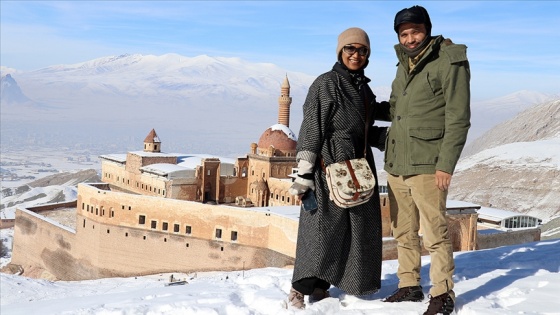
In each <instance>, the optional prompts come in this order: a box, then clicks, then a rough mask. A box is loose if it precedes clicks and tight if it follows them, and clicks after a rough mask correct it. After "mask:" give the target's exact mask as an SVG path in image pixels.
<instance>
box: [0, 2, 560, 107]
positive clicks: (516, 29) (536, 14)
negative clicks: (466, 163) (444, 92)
mask: <svg viewBox="0 0 560 315" xmlns="http://www.w3.org/2000/svg"><path fill="white" fill-rule="evenodd" d="M415 4H420V5H423V6H424V7H426V8H427V9H428V11H429V13H430V17H431V19H432V24H433V30H432V34H434V35H438V34H442V35H444V36H445V37H448V38H451V39H452V40H453V41H454V42H456V43H462V44H466V45H467V46H468V51H467V54H468V57H469V61H470V63H471V71H472V81H471V86H472V92H473V99H486V98H492V97H498V96H503V95H506V94H509V93H512V92H516V91H519V90H534V91H539V92H542V93H548V94H560V58H559V57H558V56H559V48H560V31H559V30H560V22H558V21H559V18H558V16H557V14H558V12H560V2H558V1H419V2H410V1H5V0H1V1H0V6H1V7H0V11H1V19H0V23H1V24H0V30H1V34H0V35H1V36H0V50H1V53H0V64H1V65H2V66H5V67H9V68H15V69H17V70H23V71H31V70H37V69H40V68H44V67H48V66H52V65H57V64H73V63H79V62H84V61H88V60H91V59H95V58H100V57H105V56H113V55H121V54H124V53H129V54H134V53H139V54H144V55H149V54H153V55H162V54H166V53H177V54H180V55H184V56H187V57H194V56H198V55H201V54H206V55H209V56H212V57H217V56H220V57H239V58H242V59H245V60H247V61H251V62H267V63H274V64H276V65H278V66H280V67H282V68H285V69H287V70H290V71H298V72H304V73H307V74H310V75H319V74H321V73H323V72H325V71H327V70H329V69H330V68H331V66H332V64H333V63H334V61H335V59H336V55H335V48H336V40H337V36H338V34H339V33H340V32H342V31H343V30H345V29H346V28H348V27H353V26H357V27H361V28H363V29H364V30H365V31H366V32H368V34H369V36H370V40H371V43H372V56H371V59H370V65H369V66H368V68H367V70H366V74H367V75H368V76H369V77H370V78H371V79H372V83H371V86H390V84H391V81H392V79H393V77H394V74H395V64H396V57H395V54H394V49H393V46H394V44H396V43H397V37H396V34H395V32H394V31H393V19H394V16H395V13H396V12H397V11H399V10H400V9H402V8H405V7H410V6H412V5H415Z"/></svg>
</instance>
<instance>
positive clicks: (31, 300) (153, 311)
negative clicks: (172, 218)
mask: <svg viewBox="0 0 560 315" xmlns="http://www.w3.org/2000/svg"><path fill="white" fill-rule="evenodd" d="M12 234H13V230H12V229H8V230H1V238H2V239H5V240H7V242H6V243H5V244H7V245H9V244H10V242H11V240H10V239H11V236H12ZM8 261H9V259H6V258H3V259H2V265H4V264H6V263H7V262H8ZM559 262H560V240H550V241H541V242H536V243H528V244H523V245H516V246H508V247H500V248H495V249H491V250H480V251H473V252H460V253H456V254H455V263H456V270H455V282H456V285H455V292H456V294H457V302H456V309H455V312H456V314H457V315H473V314H480V315H491V314H496V315H497V314H499V315H503V314H560V300H559V299H558V297H557V295H558V292H560V265H559ZM397 266H398V264H397V262H396V261H394V260H390V261H384V262H383V267H382V268H383V272H382V288H381V290H380V291H379V292H378V293H376V294H372V295H369V296H362V297H356V296H351V295H347V294H345V293H344V292H342V291H340V290H338V289H336V288H331V290H330V292H331V295H332V297H331V298H328V299H325V300H323V301H320V302H318V303H314V304H310V305H308V306H307V308H306V309H305V310H303V311H298V310H292V309H285V308H284V301H285V298H286V295H287V292H288V291H289V289H290V283H291V282H290V280H291V276H292V270H291V269H281V268H263V269H253V270H245V271H234V272H205V273H193V274H180V273H176V274H173V276H174V277H175V278H176V279H180V280H182V279H186V280H187V282H188V284H185V285H175V286H166V285H165V284H166V283H168V282H169V277H170V275H171V274H157V275H151V276H144V277H131V278H107V279H99V280H88V281H57V282H52V281H47V280H36V279H30V278H26V277H22V276H17V275H8V274H0V300H1V302H0V314H2V315H15V314H23V315H30V314H41V315H49V314H84V315H85V314H111V315H117V314H119V315H120V314H146V315H148V314H149V315H158V314H161V315H163V314H166V315H167V314H174V315H175V314H185V315H260V314H263V315H264V314H296V315H299V314H301V315H312V314H313V315H315V314H345V315H350V314H356V315H358V314H387V315H407V314H422V313H423V312H424V311H425V309H426V308H427V300H428V299H427V298H426V299H425V301H424V302H422V303H413V302H404V303H392V304H390V303H384V302H382V301H381V299H382V298H384V297H385V296H387V295H389V294H391V293H392V291H393V290H394V289H395V288H396V284H397V278H396V271H397ZM429 266H430V258H429V257H422V272H421V273H422V277H423V279H422V286H423V287H424V292H426V293H427V292H428V290H429V287H430V284H429V280H428V268H429Z"/></svg>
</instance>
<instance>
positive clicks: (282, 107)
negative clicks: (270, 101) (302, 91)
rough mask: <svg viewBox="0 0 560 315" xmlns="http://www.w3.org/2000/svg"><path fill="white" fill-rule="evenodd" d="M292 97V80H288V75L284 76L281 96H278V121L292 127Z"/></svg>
mask: <svg viewBox="0 0 560 315" xmlns="http://www.w3.org/2000/svg"><path fill="white" fill-rule="evenodd" d="M291 104H292V98H291V97H290V82H288V75H286V78H284V82H282V86H281V88H280V97H279V98H278V105H279V108H278V123H279V124H282V125H284V126H286V127H290V105H291Z"/></svg>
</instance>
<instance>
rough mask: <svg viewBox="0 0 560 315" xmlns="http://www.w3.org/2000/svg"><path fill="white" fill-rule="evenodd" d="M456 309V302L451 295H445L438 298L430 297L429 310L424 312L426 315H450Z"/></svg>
mask: <svg viewBox="0 0 560 315" xmlns="http://www.w3.org/2000/svg"><path fill="white" fill-rule="evenodd" d="M454 309H455V302H454V301H453V298H452V297H451V295H449V293H444V294H441V295H438V296H436V297H433V296H431V295H430V305H428V310H426V311H425V312H424V315H436V314H443V315H449V314H451V313H453V310H454Z"/></svg>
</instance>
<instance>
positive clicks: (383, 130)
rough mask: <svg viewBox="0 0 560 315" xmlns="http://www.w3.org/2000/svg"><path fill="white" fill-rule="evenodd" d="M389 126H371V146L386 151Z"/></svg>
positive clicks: (369, 133) (369, 136) (369, 138)
mask: <svg viewBox="0 0 560 315" xmlns="http://www.w3.org/2000/svg"><path fill="white" fill-rule="evenodd" d="M388 130H389V128H388V127H379V126H370V127H369V132H368V143H369V145H370V146H372V147H374V148H377V149H379V151H381V152H383V151H385V139H387V131H388Z"/></svg>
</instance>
